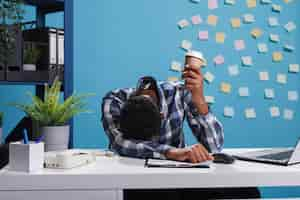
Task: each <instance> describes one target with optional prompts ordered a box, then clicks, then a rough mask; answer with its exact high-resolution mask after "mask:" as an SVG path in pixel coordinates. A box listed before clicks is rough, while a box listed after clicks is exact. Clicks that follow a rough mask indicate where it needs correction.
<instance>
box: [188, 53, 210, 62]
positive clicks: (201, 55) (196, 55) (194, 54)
mask: <svg viewBox="0 0 300 200" xmlns="http://www.w3.org/2000/svg"><path fill="white" fill-rule="evenodd" d="M185 56H190V57H195V58H199V59H200V60H202V61H203V64H204V65H206V64H207V61H206V59H205V58H204V56H203V54H202V52H200V51H188V52H187V53H186V54H185Z"/></svg>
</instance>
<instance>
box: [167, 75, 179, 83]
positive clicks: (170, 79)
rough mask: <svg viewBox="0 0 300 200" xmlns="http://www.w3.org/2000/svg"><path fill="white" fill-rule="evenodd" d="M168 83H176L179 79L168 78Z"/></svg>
mask: <svg viewBox="0 0 300 200" xmlns="http://www.w3.org/2000/svg"><path fill="white" fill-rule="evenodd" d="M168 81H169V82H177V81H179V78H178V77H175V76H171V77H169V78H168Z"/></svg>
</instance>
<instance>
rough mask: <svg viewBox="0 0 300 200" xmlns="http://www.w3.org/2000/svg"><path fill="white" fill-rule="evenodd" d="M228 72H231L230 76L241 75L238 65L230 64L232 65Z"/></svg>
mask: <svg viewBox="0 0 300 200" xmlns="http://www.w3.org/2000/svg"><path fill="white" fill-rule="evenodd" d="M228 73H229V75H230V76H237V75H239V73H240V71H239V67H238V65H230V66H228Z"/></svg>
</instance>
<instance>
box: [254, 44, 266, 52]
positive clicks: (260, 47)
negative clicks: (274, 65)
mask: <svg viewBox="0 0 300 200" xmlns="http://www.w3.org/2000/svg"><path fill="white" fill-rule="evenodd" d="M257 49H258V52H259V53H267V52H268V51H269V49H268V46H267V44H265V43H259V44H257Z"/></svg>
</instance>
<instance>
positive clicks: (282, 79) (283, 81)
mask: <svg viewBox="0 0 300 200" xmlns="http://www.w3.org/2000/svg"><path fill="white" fill-rule="evenodd" d="M276 81H277V82H278V83H280V84H286V82H287V76H286V74H281V73H278V74H277V79H276Z"/></svg>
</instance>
